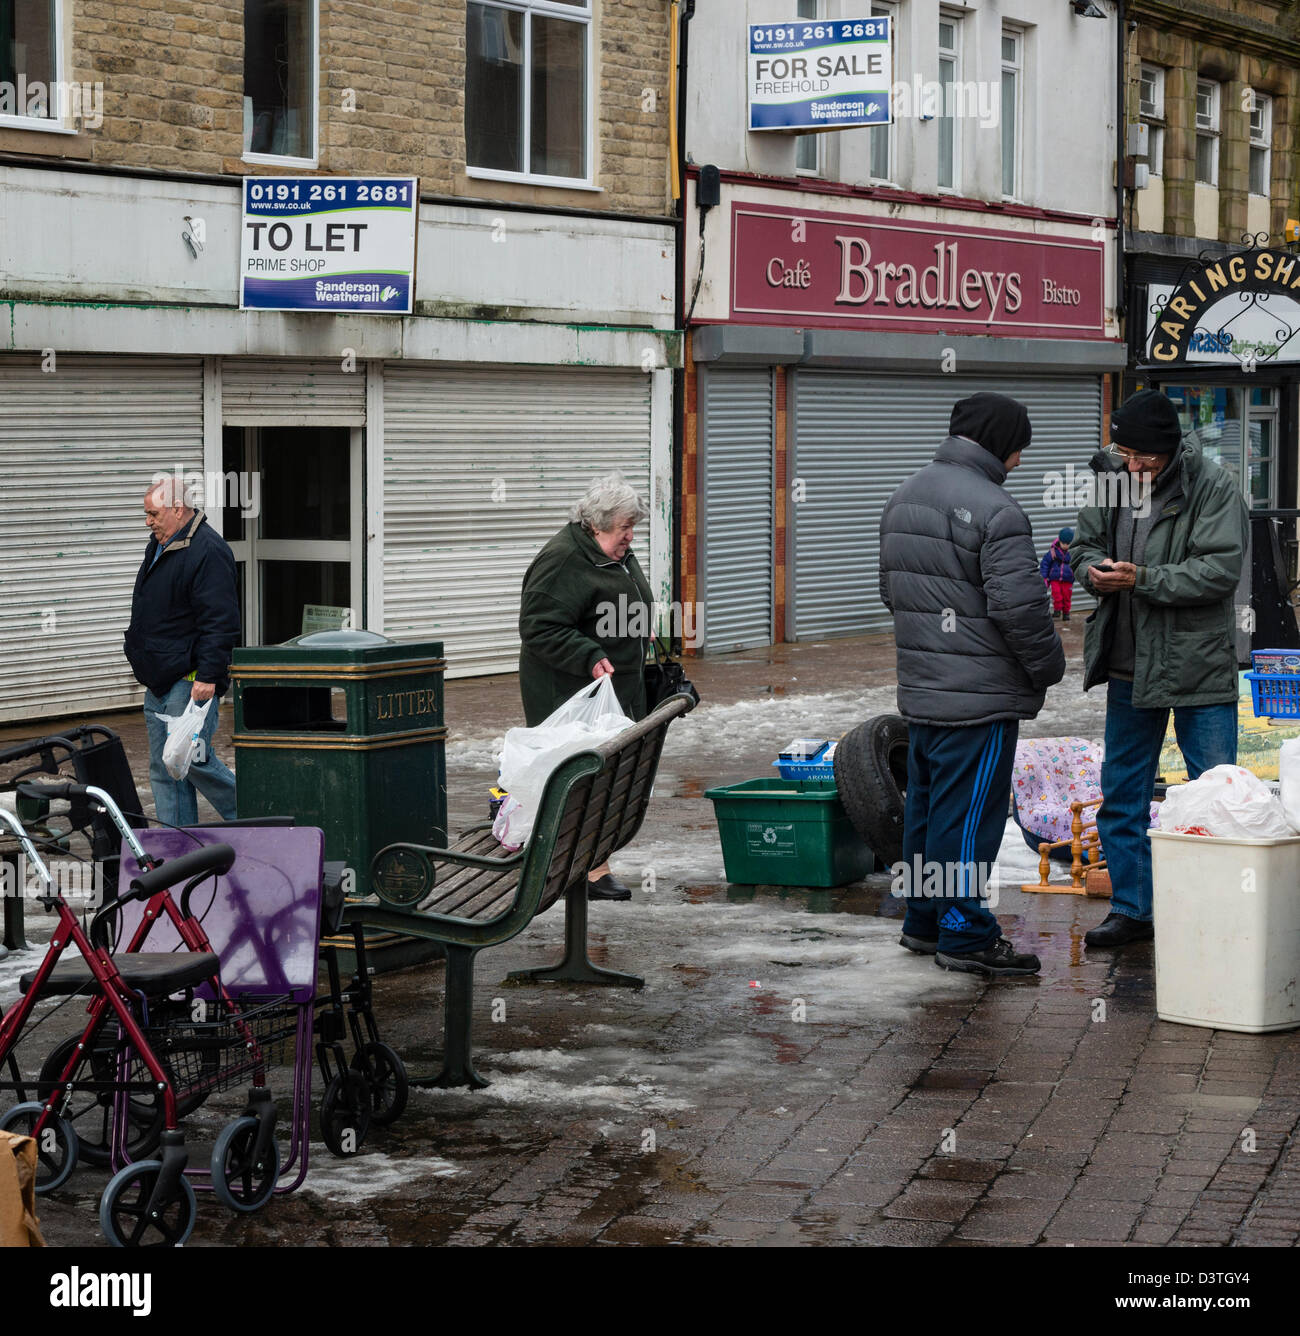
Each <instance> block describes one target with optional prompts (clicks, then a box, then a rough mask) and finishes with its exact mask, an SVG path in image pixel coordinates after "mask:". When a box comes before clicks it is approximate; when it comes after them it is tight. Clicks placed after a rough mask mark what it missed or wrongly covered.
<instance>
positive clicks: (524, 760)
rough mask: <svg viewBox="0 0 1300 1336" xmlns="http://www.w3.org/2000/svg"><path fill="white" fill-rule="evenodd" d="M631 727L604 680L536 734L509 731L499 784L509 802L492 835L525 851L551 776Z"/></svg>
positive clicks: (525, 730) (549, 719) (611, 684)
mask: <svg viewBox="0 0 1300 1336" xmlns="http://www.w3.org/2000/svg"><path fill="white" fill-rule="evenodd" d="M632 723H633V721H632V720H631V719H629V718H628V717H627V715H625V714H624V713H623V707H622V706H621V705H620V704H619V703H618V697H617V696H616V695H615V694H614V682H613V679H612V678H611V677H610V676H609V675H608V674H606V675H605V676H604V677H601V678H598V679H597V680H596V681H595V682H593V683H592V684H591V686H585V687H583V688H582V690H581V691H578V692H576V693H575V694H574V695H572V696H570V697H569V699H568V700H566V701H565V702H564V704H563V705H561V706H560V708H559V709H558V710H556V711H555V713H554V714H551V715H548V716H547V718H545V719H543V720H542V722H541V723H540V724H538V725H537V727H536V728H512V729H510V730H509V731H508V732H507V733H506V737H505V745H504V746H503V747H502V748H501V781H500V783H501V787H502V788H503V789H505V790H506V791H507V792H508V793H509V795H510V796H509V797H508V798H507V799H506V800H505V802H503V803H502V804H501V810H500V811H499V812H498V813H497V815H496V820H495V821H494V822H493V823H492V833H493V834H494V835H495V836H496V837H497V839H498V840H499V841H500V842H501V843H502V844H503V845H505V847H506V848H507V849H519V848H522V846H523V845H524V844H526V843H527V842H528V837H529V836H530V835H531V834H532V832H533V822H534V820H536V817H537V809H538V807H539V806H540V804H541V800H542V790H543V789H544V788H545V787H546V781H547V780H548V779H549V778H550V777H551V771H552V770H554V769H555V767H556V766H557V765H559V764H560V762H561V761H563V760H565V759H566V758H567V757H570V756H573V755H574V754H575V753H576V752H580V751H586V750H588V748H591V747H596V746H599V745H600V743H602V742H605V741H607V740H608V739H610V738H612V737H613V736H614V735H615V734H616V733H621V732H622V731H623V730H624V729H625V728H630V727H631V726H632Z"/></svg>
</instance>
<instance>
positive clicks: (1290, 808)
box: [1277, 738, 1300, 834]
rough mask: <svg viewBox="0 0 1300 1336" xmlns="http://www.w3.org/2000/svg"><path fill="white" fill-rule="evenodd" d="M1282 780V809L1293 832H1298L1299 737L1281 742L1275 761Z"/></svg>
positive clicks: (1299, 795) (1299, 822)
mask: <svg viewBox="0 0 1300 1336" xmlns="http://www.w3.org/2000/svg"><path fill="white" fill-rule="evenodd" d="M1277 774H1278V778H1279V779H1280V780H1281V781H1282V811H1283V812H1284V813H1285V814H1286V823H1287V825H1288V826H1290V827H1291V831H1292V833H1293V834H1300V738H1288V739H1287V741H1286V742H1284V743H1283V744H1282V751H1281V754H1280V755H1279V757H1278V762H1277Z"/></svg>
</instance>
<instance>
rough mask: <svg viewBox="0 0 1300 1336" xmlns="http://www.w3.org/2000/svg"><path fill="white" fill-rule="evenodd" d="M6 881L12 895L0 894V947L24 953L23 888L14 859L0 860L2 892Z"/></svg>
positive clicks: (25, 947)
mask: <svg viewBox="0 0 1300 1336" xmlns="http://www.w3.org/2000/svg"><path fill="white" fill-rule="evenodd" d="M6 869H7V875H6ZM6 881H8V882H10V883H11V889H12V890H13V894H12V895H3V894H0V900H3V903H4V936H3V937H0V945H3V946H7V947H8V948H9V949H10V950H11V951H26V950H27V930H26V926H25V925H24V923H23V887H22V883H21V881H20V880H19V877H18V860H17V859H16V858H14V859H12V860H11V859H8V858H5V859H0V891H2V890H3V886H4V883H5V882H6Z"/></svg>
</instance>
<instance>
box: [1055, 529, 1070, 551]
mask: <svg viewBox="0 0 1300 1336" xmlns="http://www.w3.org/2000/svg"><path fill="white" fill-rule="evenodd" d="M1056 536H1057V538H1058V539H1060V541H1061V542H1063V543H1064V544H1065V545H1066V547H1069V546H1070V544H1071V543H1072V542H1074V530H1073V529H1062V530H1061V532H1060V533H1058V534H1057V535H1056Z"/></svg>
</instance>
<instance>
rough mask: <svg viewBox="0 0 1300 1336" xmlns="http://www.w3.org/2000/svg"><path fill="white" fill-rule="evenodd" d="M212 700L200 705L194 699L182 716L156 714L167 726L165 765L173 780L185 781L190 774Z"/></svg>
mask: <svg viewBox="0 0 1300 1336" xmlns="http://www.w3.org/2000/svg"><path fill="white" fill-rule="evenodd" d="M211 704H212V700H211V698H209V699H208V700H205V701H204V702H203V704H202V705H200V704H199V703H198V702H197V701H196V700H194V698H193V697H191V698H190V699H189V700H188V701H187V702H186V704H185V709H184V711H183V712H182V713H180V714H156V715H155V718H158V719H161V720H162V721H163V723H165V724H166V725H167V741H166V742H165V743H163V765H164V766H166V768H167V773H168V774H169V775H170V776H171V777H172V778H173V779H184V778H185V776H186V775H188V774H189V773H190V766H191V764H193V761H194V757H195V754H196V753H197V752H198V750H199V734H200V733H201V732H202V731H203V721H204V720H205V719H206V718H207V717H208V707H209V706H210V705H211Z"/></svg>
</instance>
